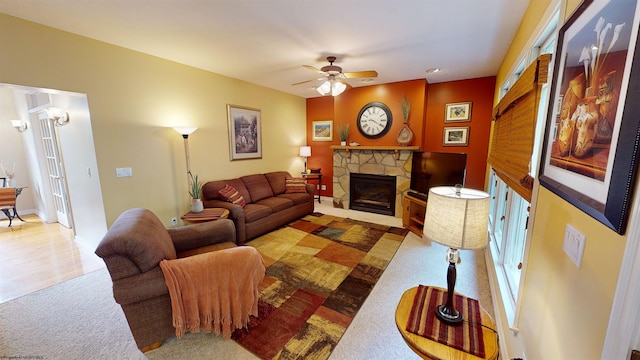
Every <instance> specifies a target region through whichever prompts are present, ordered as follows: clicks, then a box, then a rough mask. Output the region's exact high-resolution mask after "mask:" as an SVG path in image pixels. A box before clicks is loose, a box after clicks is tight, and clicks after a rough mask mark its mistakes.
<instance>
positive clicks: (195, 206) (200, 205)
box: [191, 199, 204, 213]
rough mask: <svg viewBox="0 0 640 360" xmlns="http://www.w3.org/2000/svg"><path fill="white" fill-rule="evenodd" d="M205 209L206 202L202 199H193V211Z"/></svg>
mask: <svg viewBox="0 0 640 360" xmlns="http://www.w3.org/2000/svg"><path fill="white" fill-rule="evenodd" d="M203 211H204V204H203V203H202V199H191V212H192V213H201V212H203Z"/></svg>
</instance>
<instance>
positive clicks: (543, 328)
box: [497, 0, 637, 359]
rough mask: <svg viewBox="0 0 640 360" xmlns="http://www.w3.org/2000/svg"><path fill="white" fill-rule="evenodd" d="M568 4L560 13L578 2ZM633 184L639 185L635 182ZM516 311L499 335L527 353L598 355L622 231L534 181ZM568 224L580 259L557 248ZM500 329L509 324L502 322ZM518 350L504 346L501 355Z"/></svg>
mask: <svg viewBox="0 0 640 360" xmlns="http://www.w3.org/2000/svg"><path fill="white" fill-rule="evenodd" d="M550 3H551V1H531V3H530V5H529V9H528V10H527V13H526V15H525V20H523V22H522V24H521V26H520V29H519V30H518V34H517V35H516V37H515V38H514V41H513V43H512V46H511V48H510V50H509V54H508V55H507V57H506V58H505V61H504V62H503V64H502V67H501V68H500V72H499V74H498V83H497V84H498V86H499V84H501V83H502V82H503V81H504V77H505V76H506V74H508V72H509V71H511V69H512V68H513V66H514V64H515V61H516V60H517V57H518V55H519V54H520V53H521V52H522V49H523V47H524V46H525V45H526V42H527V41H528V40H529V37H530V36H531V34H532V33H533V30H534V29H535V27H536V26H537V25H538V22H539V21H540V18H541V17H542V15H543V13H544V11H545V9H546V7H547V6H548V5H549V4H550ZM578 3H579V1H578V0H571V1H569V2H568V4H567V3H566V2H565V1H563V3H562V4H561V8H564V7H565V6H566V11H565V12H566V16H568V15H569V14H570V13H571V12H572V11H573V9H574V8H575V7H576V6H577V5H578ZM636 186H637V185H636ZM534 204H535V207H536V209H535V214H536V215H535V219H534V223H533V229H532V239H531V245H530V249H529V256H528V258H527V259H526V260H525V266H526V278H525V282H524V284H523V285H522V286H523V292H522V308H521V313H520V317H519V330H520V333H519V334H518V335H517V336H515V335H514V334H513V333H512V332H510V331H507V332H506V334H505V335H506V338H503V339H502V340H503V341H506V342H507V343H509V342H520V341H522V342H523V345H524V350H525V354H526V357H527V359H599V358H600V354H601V352H602V348H603V344H604V339H605V334H606V329H607V325H608V320H609V315H610V312H611V306H612V303H613V297H614V294H615V290H616V283H617V280H618V274H619V271H620V263H621V260H622V256H623V251H624V247H625V243H626V241H627V237H626V236H620V235H618V234H616V233H615V232H614V231H612V230H609V229H608V228H606V227H605V226H604V225H602V224H601V223H600V222H598V221H596V220H594V219H592V218H591V217H589V216H588V215H587V214H585V213H584V212H582V211H580V210H578V209H577V208H575V207H574V206H572V205H571V204H569V203H568V202H566V201H564V200H563V199H561V198H560V197H558V196H556V195H555V194H553V193H551V192H550V191H548V190H547V189H545V188H543V187H541V188H539V194H538V198H537V199H536V200H535V203H534ZM567 224H571V225H572V226H574V227H575V228H576V229H578V230H579V231H580V232H582V233H583V234H584V235H585V236H586V247H585V251H584V257H583V260H582V266H581V267H580V268H577V267H576V266H575V265H574V264H573V263H572V262H571V260H570V259H569V258H568V257H567V256H566V255H565V253H564V251H563V250H562V242H563V237H564V231H565V227H566V225H567ZM503 327H504V328H505V329H506V328H507V325H506V324H503ZM521 355H522V354H520V353H514V354H502V356H504V357H505V358H511V357H516V356H517V357H519V356H521Z"/></svg>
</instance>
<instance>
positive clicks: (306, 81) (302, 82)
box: [291, 77, 324, 86]
mask: <svg viewBox="0 0 640 360" xmlns="http://www.w3.org/2000/svg"><path fill="white" fill-rule="evenodd" d="M323 79H324V77H319V78H317V79H311V80H305V81H300V82H297V83H295V84H291V86H295V85H300V84H304V83H308V82H312V81H318V80H323Z"/></svg>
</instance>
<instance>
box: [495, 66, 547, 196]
mask: <svg viewBox="0 0 640 360" xmlns="http://www.w3.org/2000/svg"><path fill="white" fill-rule="evenodd" d="M550 59H551V55H550V54H544V55H540V56H539V57H538V58H537V59H536V60H535V61H534V62H533V63H532V64H531V65H529V67H528V68H527V69H526V70H525V71H524V72H523V73H522V75H521V76H520V78H519V79H518V80H517V81H516V83H515V84H513V86H512V87H511V89H509V92H507V94H506V95H505V96H504V97H503V98H502V100H500V102H499V103H498V105H496V107H495V108H494V109H493V121H494V125H493V138H492V141H491V150H490V151H489V158H488V162H489V164H490V165H491V167H492V168H493V169H494V171H495V172H496V175H498V176H499V177H500V179H502V181H504V182H505V183H506V184H507V185H508V186H509V187H510V188H512V189H513V190H515V191H516V192H517V193H518V194H520V196H522V197H523V198H525V199H526V200H527V201H529V202H531V190H532V189H533V178H532V177H531V176H530V175H529V166H530V162H531V155H532V152H533V141H534V137H535V130H536V120H537V118H538V104H539V103H540V93H541V89H542V85H543V84H545V83H546V82H547V78H548V71H549V61H550Z"/></svg>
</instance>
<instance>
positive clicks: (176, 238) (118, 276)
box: [96, 209, 236, 352]
mask: <svg viewBox="0 0 640 360" xmlns="http://www.w3.org/2000/svg"><path fill="white" fill-rule="evenodd" d="M235 235H236V231H235V228H234V225H233V222H232V221H231V220H228V219H220V220H216V221H211V222H207V223H201V224H196V225H189V226H182V227H176V228H169V229H166V228H165V227H164V225H163V224H162V222H161V221H160V219H158V217H157V216H156V215H155V214H153V213H152V212H151V211H149V210H146V209H129V210H127V211H125V212H124V213H122V214H121V215H120V216H119V217H118V219H116V221H115V222H114V223H113V225H112V226H111V227H110V228H109V231H107V233H106V234H105V236H104V237H103V239H102V241H101V242H100V244H99V245H98V248H97V249H96V254H97V255H98V256H100V257H101V258H102V259H103V260H104V262H105V264H106V265H107V269H108V270H109V273H110V275H111V280H112V281H113V297H114V298H115V300H116V302H117V303H118V304H120V306H122V310H123V311H124V314H125V316H126V318H127V322H128V323H129V327H130V328H131V333H132V334H133V337H134V339H135V341H136V344H137V346H138V348H139V349H141V350H142V351H143V352H144V351H146V350H150V349H152V348H155V347H157V346H160V344H161V342H162V340H164V339H168V338H170V337H172V336H175V334H176V330H175V328H174V327H173V323H172V313H171V298H170V297H169V290H168V289H167V285H166V283H165V279H164V275H163V273H162V269H161V268H160V261H161V260H163V259H176V258H184V257H187V256H192V255H196V254H200V253H205V252H209V251H216V250H222V249H226V248H230V247H235V246H236V238H235Z"/></svg>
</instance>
